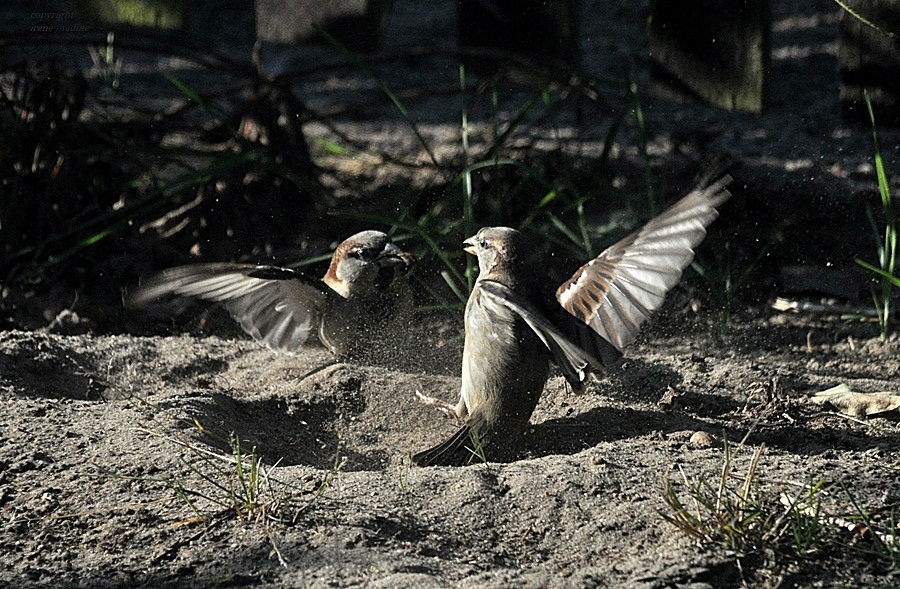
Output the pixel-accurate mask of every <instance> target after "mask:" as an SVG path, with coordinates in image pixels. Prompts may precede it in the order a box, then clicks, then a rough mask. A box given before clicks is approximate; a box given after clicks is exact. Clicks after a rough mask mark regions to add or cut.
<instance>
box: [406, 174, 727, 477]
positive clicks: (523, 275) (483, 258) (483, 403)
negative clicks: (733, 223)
mask: <svg viewBox="0 0 900 589" xmlns="http://www.w3.org/2000/svg"><path fill="white" fill-rule="evenodd" d="M729 182H731V177H730V176H724V177H722V178H720V179H718V180H717V181H715V182H713V183H711V184H709V185H706V186H703V185H701V187H698V188H696V189H694V190H693V191H691V192H690V193H689V194H687V196H685V197H684V198H682V199H681V200H679V201H678V202H676V203H675V204H674V205H672V207H670V208H669V209H667V210H666V211H664V212H663V213H661V214H659V215H658V216H656V217H655V218H653V219H651V220H650V221H649V222H648V223H647V224H646V225H644V227H643V228H641V229H639V230H638V231H635V232H634V233H631V234H630V235H628V236H626V237H625V238H623V239H622V240H620V241H619V242H617V243H615V244H614V245H612V246H611V247H609V248H607V249H606V250H604V251H603V252H602V253H601V254H600V255H599V256H597V257H596V258H594V259H592V260H590V261H589V262H587V263H586V264H584V265H583V266H581V268H579V269H578V270H577V271H576V272H575V273H574V274H573V275H572V277H571V278H569V279H568V280H567V281H565V282H564V283H563V284H562V285H560V286H559V288H557V289H556V293H555V295H556V296H555V300H553V299H554V297H553V295H552V293H551V292H548V290H549V289H548V288H547V287H546V282H547V281H546V280H541V279H540V275H541V274H540V271H539V270H540V264H539V263H535V262H534V260H533V259H532V258H533V254H532V252H533V248H531V247H530V246H529V243H528V241H527V240H526V239H525V236H524V235H523V234H521V233H520V232H518V231H516V230H515V229H510V228H509V227H485V228H482V229H481V230H479V231H478V233H476V234H475V235H474V236H473V237H470V238H468V239H466V240H465V241H464V242H463V244H464V246H465V247H464V250H465V251H466V252H468V253H471V254H473V255H475V256H477V257H478V271H479V274H478V278H477V279H476V281H475V284H474V287H473V289H472V292H471V294H470V295H469V299H468V302H467V304H466V310H465V343H464V345H463V359H462V386H461V388H460V398H459V402H458V403H457V405H456V407H455V413H456V415H457V416H458V417H459V418H462V419H464V420H465V421H464V425H463V426H462V427H461V428H460V429H459V430H458V431H457V432H456V433H455V434H453V436H451V437H450V438H449V439H448V440H446V441H444V442H442V443H440V444H438V445H437V446H435V447H433V448H431V449H428V450H425V451H423V452H420V453H418V454H415V455H413V457H412V460H413V463H415V464H417V465H419V466H429V465H446V466H461V465H465V464H470V463H473V462H479V461H484V460H494V461H498V460H499V461H505V460H509V459H512V458H513V457H514V456H515V452H516V450H517V447H518V445H519V443H520V441H521V438H522V435H523V434H524V433H525V431H526V430H527V428H528V422H529V419H530V418H531V414H532V413H533V412H534V409H535V407H536V406H537V403H538V400H539V398H540V396H541V392H542V391H543V388H544V385H545V383H546V382H547V379H548V377H549V374H550V365H551V364H553V365H555V366H556V367H557V368H558V369H559V370H560V371H561V372H562V375H563V376H564V377H565V379H566V380H567V381H568V383H569V384H570V386H572V388H573V389H574V390H576V391H581V390H583V389H584V387H585V386H586V384H587V381H588V378H589V377H591V376H593V375H596V374H600V373H601V372H602V371H603V370H604V368H605V367H610V366H612V365H614V364H615V363H616V362H617V361H618V360H619V359H620V358H621V355H622V351H623V349H624V348H625V347H626V346H627V345H628V344H630V343H631V342H632V341H634V339H635V338H636V337H637V335H638V332H639V330H640V328H641V325H642V324H643V323H644V322H645V321H646V320H647V319H648V318H649V317H650V316H651V314H652V313H653V312H654V311H655V310H657V309H658V308H659V307H660V306H661V305H662V304H663V300H664V299H665V296H666V293H667V292H668V291H669V290H670V289H671V288H672V287H674V286H675V285H676V284H677V283H678V282H679V280H680V279H681V274H682V271H683V270H684V268H685V267H686V266H687V265H688V264H690V262H691V260H692V259H693V258H694V249H693V248H694V247H696V246H697V245H698V244H699V243H700V242H701V241H702V240H703V238H704V237H705V235H706V228H707V227H708V226H709V224H710V223H712V221H713V220H714V219H715V218H716V217H717V216H718V212H717V210H716V208H717V207H719V206H720V205H721V204H723V203H724V202H725V201H726V200H728V198H729V197H730V196H731V194H730V193H729V192H728V190H727V189H726V188H725V187H726V186H727V185H728V183H729Z"/></svg>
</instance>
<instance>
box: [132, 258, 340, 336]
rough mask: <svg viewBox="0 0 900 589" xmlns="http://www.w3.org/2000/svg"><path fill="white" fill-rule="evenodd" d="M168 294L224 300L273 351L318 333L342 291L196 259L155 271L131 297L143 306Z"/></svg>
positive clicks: (266, 270)
mask: <svg viewBox="0 0 900 589" xmlns="http://www.w3.org/2000/svg"><path fill="white" fill-rule="evenodd" d="M166 295H180V296H185V297H195V298H198V299H203V300H207V301H214V302H218V303H222V304H223V306H224V307H225V308H226V309H228V311H229V312H230V313H231V315H232V316H233V317H234V318H235V320H236V321H237V322H238V323H240V325H241V327H242V328H243V329H244V331H246V332H247V333H248V334H250V335H251V336H252V337H253V339H255V340H256V341H258V342H260V343H262V344H265V345H266V346H268V347H269V348H270V349H272V350H276V351H282V352H295V351H297V350H298V349H299V348H300V347H301V346H303V345H304V344H305V343H306V342H307V341H308V340H309V339H310V337H316V335H317V331H318V329H319V325H320V324H321V322H322V317H323V315H324V313H325V310H326V309H327V308H328V307H329V306H330V305H331V304H333V302H331V301H332V299H335V298H336V299H340V295H338V294H337V293H336V292H334V291H332V290H331V289H330V288H328V286H327V285H325V283H323V282H322V281H321V280H318V279H316V278H312V277H310V276H307V275H305V274H303V273H301V272H296V271H294V270H289V269H286V268H277V267H274V266H254V265H250V264H195V265H191V266H179V267H177V268H171V269H169V270H165V271H164V272H161V273H160V274H157V275H156V276H153V277H152V278H150V279H149V280H147V281H146V282H144V284H142V285H141V286H140V287H139V288H138V290H137V291H135V292H134V294H133V295H132V296H131V297H130V300H129V303H130V304H132V305H144V304H147V303H149V302H152V301H155V300H157V299H159V298H162V297H164V296H166Z"/></svg>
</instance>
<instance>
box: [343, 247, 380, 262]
mask: <svg viewBox="0 0 900 589" xmlns="http://www.w3.org/2000/svg"><path fill="white" fill-rule="evenodd" d="M375 254H376V252H375V249H374V248H370V247H355V248H353V249H352V250H350V252H349V255H350V257H351V258H357V259H359V260H371V259H374V258H375Z"/></svg>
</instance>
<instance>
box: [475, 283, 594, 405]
mask: <svg viewBox="0 0 900 589" xmlns="http://www.w3.org/2000/svg"><path fill="white" fill-rule="evenodd" d="M479 288H480V289H481V291H482V293H483V294H484V295H485V296H486V297H489V298H490V299H491V300H492V301H493V302H494V303H495V304H498V305H502V306H504V307H506V308H507V309H509V310H511V311H513V312H514V313H516V314H517V315H518V316H519V317H521V318H522V319H523V320H524V321H525V323H526V324H528V326H529V327H530V328H531V330H532V331H534V333H535V334H536V335H537V336H538V338H539V339H540V340H541V341H542V342H543V343H544V345H545V346H547V349H548V350H549V351H550V357H551V358H552V360H553V363H554V364H556V366H557V367H559V369H560V370H561V371H562V373H563V376H565V377H566V380H568V381H569V383H570V384H571V385H572V386H573V387H575V388H578V389H580V388H582V386H583V385H584V383H585V381H586V380H587V375H588V373H590V372H596V371H599V370H601V369H602V363H601V362H600V360H599V359H598V358H596V357H594V356H593V355H591V354H590V353H588V352H586V351H585V350H583V349H582V348H581V347H579V346H578V345H577V344H575V343H574V342H573V341H572V340H571V339H569V337H568V336H566V335H565V334H564V333H563V332H562V331H561V330H560V329H559V328H557V327H556V326H555V325H553V323H552V322H550V320H548V319H547V318H546V317H545V316H544V315H543V314H542V313H541V312H540V311H539V310H538V309H537V308H536V307H535V306H534V305H532V304H531V303H529V302H528V300H526V299H525V298H524V297H522V296H520V295H518V294H516V293H515V292H514V291H513V290H512V289H510V288H509V287H507V286H505V285H503V284H501V283H499V282H496V281H493V280H480V281H479Z"/></svg>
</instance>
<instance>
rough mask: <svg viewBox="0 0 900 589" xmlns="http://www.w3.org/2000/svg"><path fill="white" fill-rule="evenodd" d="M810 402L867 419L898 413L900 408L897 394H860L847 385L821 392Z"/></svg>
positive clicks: (899, 396)
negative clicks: (872, 416) (867, 417)
mask: <svg viewBox="0 0 900 589" xmlns="http://www.w3.org/2000/svg"><path fill="white" fill-rule="evenodd" d="M810 400H811V401H812V402H813V403H815V404H817V405H826V404H828V405H831V406H833V407H834V408H835V409H837V410H838V411H840V412H841V413H844V414H845V415H851V416H853V417H866V416H869V415H877V414H879V413H887V412H888V411H896V410H897V409H898V408H900V395H898V394H896V393H887V392H881V393H858V392H856V391H851V390H850V387H848V386H847V385H846V384H839V385H838V386H836V387H831V388H830V389H828V390H825V391H820V392H818V393H816V394H815V395H813V396H812V397H811V398H810Z"/></svg>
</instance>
